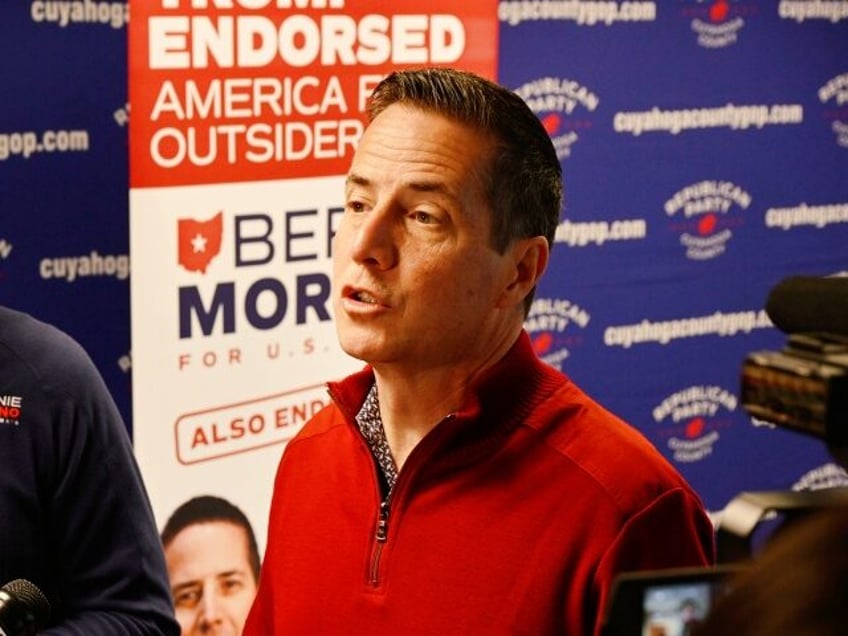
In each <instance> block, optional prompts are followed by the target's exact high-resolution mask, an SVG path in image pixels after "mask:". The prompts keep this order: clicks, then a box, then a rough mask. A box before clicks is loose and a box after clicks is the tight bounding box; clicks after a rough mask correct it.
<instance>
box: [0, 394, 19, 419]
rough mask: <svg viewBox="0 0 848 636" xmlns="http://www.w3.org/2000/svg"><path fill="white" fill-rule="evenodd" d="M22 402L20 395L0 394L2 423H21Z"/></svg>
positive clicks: (0, 417)
mask: <svg viewBox="0 0 848 636" xmlns="http://www.w3.org/2000/svg"><path fill="white" fill-rule="evenodd" d="M22 402H23V400H22V398H21V396H20V395H0V424H11V425H12V426H17V425H18V424H20V423H21V410H22V408H23V406H22Z"/></svg>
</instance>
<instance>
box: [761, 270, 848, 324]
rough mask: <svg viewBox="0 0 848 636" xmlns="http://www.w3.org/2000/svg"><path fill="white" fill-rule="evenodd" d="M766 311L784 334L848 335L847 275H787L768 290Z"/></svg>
mask: <svg viewBox="0 0 848 636" xmlns="http://www.w3.org/2000/svg"><path fill="white" fill-rule="evenodd" d="M766 314H768V317H769V318H770V319H771V321H772V322H773V323H774V326H775V327H777V328H778V329H780V330H781V331H782V332H783V333H785V334H796V333H828V334H833V335H848V276H826V277H816V276H790V277H789V278H786V279H784V280H782V281H781V282H780V283H778V284H777V286H776V287H774V289H772V290H771V292H769V295H768V299H767V300H766Z"/></svg>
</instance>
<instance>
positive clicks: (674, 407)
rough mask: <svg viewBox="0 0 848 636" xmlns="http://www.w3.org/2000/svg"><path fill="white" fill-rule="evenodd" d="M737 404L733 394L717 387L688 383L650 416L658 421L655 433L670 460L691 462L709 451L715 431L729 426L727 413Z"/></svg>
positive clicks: (717, 431)
mask: <svg viewBox="0 0 848 636" xmlns="http://www.w3.org/2000/svg"><path fill="white" fill-rule="evenodd" d="M737 403H738V400H737V398H736V396H735V395H734V394H733V393H731V392H730V391H727V390H725V389H723V388H721V387H719V386H709V385H706V386H703V385H698V386H690V387H688V388H686V389H683V390H681V391H678V392H677V393H673V394H672V395H670V396H668V397H667V398H666V399H664V400H663V401H662V402H661V403H660V404H659V405H658V406H657V407H656V408H654V410H653V413H652V416H653V418H654V421H655V422H657V423H658V424H662V426H661V427H660V428H659V429H658V435H659V437H660V438H661V440H662V442H663V445H664V446H666V447H667V448H668V449H669V450H670V451H671V455H672V458H673V459H674V461H676V462H679V463H692V462H697V461H700V460H702V459H704V458H705V457H707V456H709V455H711V454H712V452H713V447H714V446H715V444H716V442H718V440H719V437H720V434H719V430H721V429H723V428H728V427H729V426H730V425H731V421H730V418H729V417H728V416H727V413H732V412H733V411H735V410H736V405H737Z"/></svg>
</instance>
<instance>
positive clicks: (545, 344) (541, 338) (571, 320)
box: [524, 298, 590, 370]
mask: <svg viewBox="0 0 848 636" xmlns="http://www.w3.org/2000/svg"><path fill="white" fill-rule="evenodd" d="M589 320H590V316H589V313H588V312H587V311H586V310H585V309H583V308H582V307H580V306H579V305H577V304H575V303H573V302H571V301H570V300H566V299H564V298H537V299H536V300H534V301H533V304H532V305H531V306H530V313H529V314H528V315H527V319H526V320H525V321H524V328H525V329H526V330H527V333H528V334H530V339H531V341H532V342H533V348H534V349H535V351H536V353H537V354H538V355H539V357H540V358H541V359H542V360H544V361H545V362H547V363H548V364H550V365H551V366H552V367H554V368H556V369H559V370H562V363H563V361H565V359H566V358H568V357H569V356H570V355H571V353H570V350H571V349H573V348H574V347H578V346H580V345H581V344H583V336H581V335H579V334H575V333H574V329H569V327H570V326H571V325H576V326H577V327H579V328H581V329H583V328H585V327H586V325H588V324H589Z"/></svg>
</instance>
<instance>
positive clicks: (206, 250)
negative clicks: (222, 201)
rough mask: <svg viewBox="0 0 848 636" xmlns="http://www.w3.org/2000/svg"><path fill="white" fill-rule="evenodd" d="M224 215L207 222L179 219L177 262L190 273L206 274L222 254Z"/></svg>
mask: <svg viewBox="0 0 848 636" xmlns="http://www.w3.org/2000/svg"><path fill="white" fill-rule="evenodd" d="M223 224H224V221H223V213H222V212H218V214H216V215H215V216H213V217H212V218H211V219H209V220H207V221H198V220H196V219H179V220H178V221H177V236H178V238H177V245H178V255H177V262H178V263H179V264H180V265H182V267H183V268H185V269H186V270H187V271H189V272H200V273H201V274H205V273H206V268H207V267H208V266H209V263H211V262H212V259H214V258H215V257H216V256H218V254H219V253H220V252H221V235H222V234H223V227H224V225H223Z"/></svg>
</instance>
